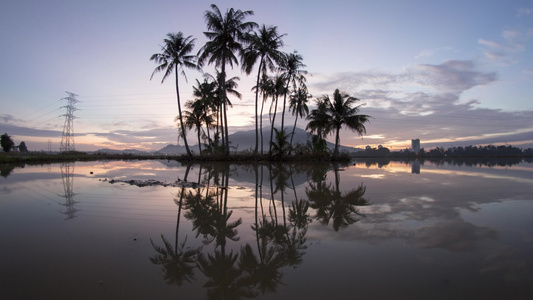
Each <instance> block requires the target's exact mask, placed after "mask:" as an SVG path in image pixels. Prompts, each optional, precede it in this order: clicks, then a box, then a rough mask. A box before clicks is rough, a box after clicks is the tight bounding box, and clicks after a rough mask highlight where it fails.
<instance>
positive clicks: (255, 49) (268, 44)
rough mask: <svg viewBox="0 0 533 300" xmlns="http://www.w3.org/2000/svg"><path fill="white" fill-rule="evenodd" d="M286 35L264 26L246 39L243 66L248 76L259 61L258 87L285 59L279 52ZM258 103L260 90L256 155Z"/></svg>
mask: <svg viewBox="0 0 533 300" xmlns="http://www.w3.org/2000/svg"><path fill="white" fill-rule="evenodd" d="M284 35H285V34H282V35H279V34H278V32H277V27H276V26H270V27H268V28H267V27H266V26H265V25H264V24H263V26H262V27H261V28H260V29H259V31H258V32H253V33H252V34H248V35H247V37H246V39H247V40H248V47H246V48H244V49H243V50H242V52H241V65H242V69H243V71H244V72H246V74H250V73H251V72H252V68H253V66H254V65H255V64H256V62H257V61H258V60H259V67H258V68H257V79H256V87H258V86H259V80H260V78H261V74H262V75H263V76H265V75H266V73H267V70H270V71H271V72H273V71H274V70H275V69H276V66H277V65H278V64H279V63H280V62H281V61H282V59H283V52H281V51H280V50H278V49H279V48H281V47H283V41H282V39H281V38H282V37H283V36H284ZM258 102H259V89H258V88H256V89H255V149H254V153H256V154H257V148H258V147H259V132H258V131H259V129H258V120H257V119H258V112H257V110H258Z"/></svg>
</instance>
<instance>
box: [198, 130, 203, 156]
mask: <svg viewBox="0 0 533 300" xmlns="http://www.w3.org/2000/svg"><path fill="white" fill-rule="evenodd" d="M200 130H201V127H198V150H199V151H200V156H202V141H201V140H200Z"/></svg>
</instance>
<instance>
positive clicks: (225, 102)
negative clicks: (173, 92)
mask: <svg viewBox="0 0 533 300" xmlns="http://www.w3.org/2000/svg"><path fill="white" fill-rule="evenodd" d="M204 76H205V77H206V78H210V79H211V80H212V81H213V82H214V83H215V89H216V90H217V91H218V90H219V87H220V79H221V78H222V73H220V72H217V74H216V77H215V76H213V75H211V74H207V73H206V74H204ZM238 80H240V78H239V77H237V76H234V77H231V78H227V79H225V83H224V88H225V92H224V94H223V96H224V97H225V98H220V94H218V93H216V94H215V97H214V105H213V108H212V109H213V110H214V111H215V115H216V120H217V134H216V135H217V136H218V133H219V131H218V127H219V126H220V127H222V128H221V130H220V133H221V135H222V141H223V144H226V139H225V137H226V136H227V131H226V130H224V129H225V128H224V123H227V122H225V121H224V116H225V115H224V113H225V112H226V110H227V107H228V106H229V107H233V104H232V103H231V101H230V100H229V97H228V94H230V95H233V96H234V97H237V98H238V99H241V98H242V95H241V93H239V91H237V88H238V87H239V84H238V83H237V81H238ZM222 108H224V112H223V111H222ZM226 129H227V128H226ZM227 144H228V147H229V141H228V143H227Z"/></svg>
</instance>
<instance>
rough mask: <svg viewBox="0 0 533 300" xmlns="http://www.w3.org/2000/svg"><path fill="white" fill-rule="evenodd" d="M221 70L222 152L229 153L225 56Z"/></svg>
mask: <svg viewBox="0 0 533 300" xmlns="http://www.w3.org/2000/svg"><path fill="white" fill-rule="evenodd" d="M221 65H222V72H221V76H220V77H221V78H220V79H221V80H220V81H221V82H220V89H221V91H220V93H221V96H222V97H221V100H222V105H221V106H222V112H221V114H222V116H224V123H223V124H222V125H223V127H224V128H223V129H224V143H223V144H224V152H225V153H226V155H228V154H229V138H228V114H227V112H226V58H225V57H223V58H222V64H221Z"/></svg>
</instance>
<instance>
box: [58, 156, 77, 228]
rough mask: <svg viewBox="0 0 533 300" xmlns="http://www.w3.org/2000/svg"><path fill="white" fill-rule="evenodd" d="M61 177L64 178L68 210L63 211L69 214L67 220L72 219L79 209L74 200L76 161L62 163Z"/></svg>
mask: <svg viewBox="0 0 533 300" xmlns="http://www.w3.org/2000/svg"><path fill="white" fill-rule="evenodd" d="M61 179H62V180H63V189H64V190H65V195H64V196H63V197H65V204H61V205H64V206H65V207H66V208H67V210H66V211H62V212H61V213H62V214H65V215H67V218H66V220H68V219H72V218H74V217H75V214H76V212H77V211H78V210H77V209H76V208H74V204H76V201H74V195H75V194H74V163H73V162H69V163H62V164H61Z"/></svg>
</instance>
